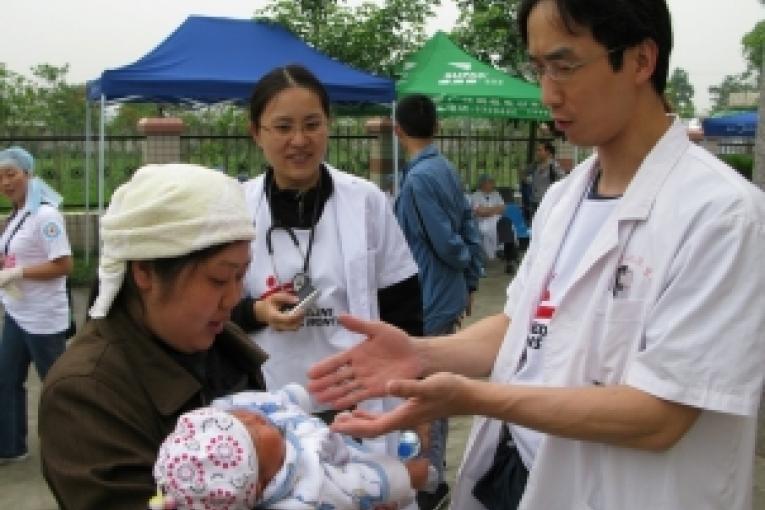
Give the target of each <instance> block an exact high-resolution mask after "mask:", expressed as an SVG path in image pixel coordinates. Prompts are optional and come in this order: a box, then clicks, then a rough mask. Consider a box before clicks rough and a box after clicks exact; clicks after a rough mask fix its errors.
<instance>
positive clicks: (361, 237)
mask: <svg viewBox="0 0 765 510" xmlns="http://www.w3.org/2000/svg"><path fill="white" fill-rule="evenodd" d="M324 166H325V167H326V168H327V170H329V174H330V176H331V177H332V182H333V195H334V199H335V200H336V201H337V211H338V215H337V228H338V235H339V236H340V248H341V249H340V250H338V251H339V253H340V255H341V256H342V257H343V264H344V269H345V275H346V282H345V288H346V290H347V292H348V303H349V310H348V311H349V313H350V314H351V315H355V316H357V317H361V318H363V319H372V318H374V317H373V316H372V315H370V313H372V314H376V312H377V300H376V299H375V300H371V299H370V294H371V290H370V286H369V283H370V281H371V278H370V275H369V267H368V264H367V263H366V260H367V253H366V252H367V238H368V233H367V224H366V222H365V221H364V220H365V218H366V215H365V214H363V211H364V208H366V197H367V193H365V192H364V190H362V189H356V188H357V185H358V184H359V179H358V178H357V177H355V176H352V175H349V174H346V173H344V172H341V171H340V170H337V169H336V168H334V167H332V166H330V165H328V164H326V163H324ZM264 175H265V174H263V175H260V176H258V177H257V178H256V179H254V180H253V181H251V182H252V184H250V185H248V184H245V189H246V190H247V194H248V203H249V204H253V207H254V210H252V211H251V213H252V214H253V217H254V215H255V214H257V208H258V207H259V205H260V204H261V201H262V200H263V199H264V193H263V184H264V182H265V178H264ZM250 186H251V187H250ZM247 188H249V189H247ZM264 205H265V204H264ZM354 211H359V213H358V214H354ZM375 316H376V315H375Z"/></svg>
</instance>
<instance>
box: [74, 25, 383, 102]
mask: <svg viewBox="0 0 765 510" xmlns="http://www.w3.org/2000/svg"><path fill="white" fill-rule="evenodd" d="M291 63H299V64H302V65H304V66H305V67H307V68H308V69H310V70H311V71H312V72H313V73H314V74H315V75H316V76H317V77H318V78H319V80H320V81H321V82H322V83H323V84H324V86H325V87H326V88H327V91H328V93H329V96H330V99H331V100H332V102H374V103H387V102H391V101H392V100H393V98H394V97H395V89H394V83H393V81H392V80H389V79H387V78H381V77H379V76H374V75H371V74H367V73H365V72H362V71H359V70H357V69H354V68H352V67H349V66H347V65H345V64H343V63H341V62H338V61H337V60H334V59H332V58H330V57H328V56H326V55H324V54H322V53H320V52H319V51H317V50H315V49H314V48H312V47H310V46H308V45H307V44H306V43H305V42H303V41H302V40H301V39H299V38H298V37H296V36H295V35H293V34H292V33H290V32H289V31H287V30H286V29H284V28H283V27H281V26H280V25H276V24H273V23H268V22H262V21H253V20H238V19H228V18H210V17H204V16H190V17H189V18H187V19H186V21H184V22H183V24H182V25H181V26H179V27H178V28H177V29H176V30H175V32H173V33H172V34H170V36H169V37H168V38H167V39H165V40H164V41H163V42H162V43H160V45H159V46H157V47H156V48H154V49H153V50H152V51H151V52H149V53H148V54H146V55H145V56H144V57H142V58H141V59H140V60H138V61H137V62H135V63H133V64H130V65H127V66H124V67H121V68H119V69H109V70H106V71H104V72H103V73H102V74H101V77H100V78H99V79H97V80H93V81H91V82H89V83H88V84H87V95H88V99H91V100H99V99H101V98H103V99H105V100H107V101H110V100H129V101H138V100H140V101H146V102H151V101H162V102H181V101H196V102H202V103H216V102H219V101H238V102H242V101H246V100H247V99H249V96H250V93H251V92H252V87H253V85H254V84H255V82H257V81H258V80H259V79H260V77H261V76H263V75H264V74H265V73H267V72H268V71H270V70H271V69H273V68H274V67H277V66H283V65H286V64H291Z"/></svg>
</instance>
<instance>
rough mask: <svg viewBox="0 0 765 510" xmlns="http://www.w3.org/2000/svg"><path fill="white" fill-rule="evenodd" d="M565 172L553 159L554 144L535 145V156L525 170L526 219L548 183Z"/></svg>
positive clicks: (548, 186)
mask: <svg viewBox="0 0 765 510" xmlns="http://www.w3.org/2000/svg"><path fill="white" fill-rule="evenodd" d="M565 176H566V174H565V172H564V171H563V170H562V169H561V167H560V165H559V164H558V162H557V161H556V160H555V145H553V143H552V142H550V141H546V142H543V143H540V144H539V145H537V151H536V157H535V159H534V163H532V164H531V165H530V166H529V168H528V170H527V171H526V184H527V186H528V193H529V196H528V200H529V212H528V217H527V218H526V220H527V221H529V222H531V220H532V219H533V218H534V214H535V213H536V211H537V209H538V208H539V204H540V203H541V202H542V198H544V196H545V193H547V190H548V189H549V188H550V185H551V184H552V183H554V182H555V181H558V180H560V179H562V178H563V177H565Z"/></svg>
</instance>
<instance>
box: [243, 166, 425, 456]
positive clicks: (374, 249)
mask: <svg viewBox="0 0 765 510" xmlns="http://www.w3.org/2000/svg"><path fill="white" fill-rule="evenodd" d="M326 166H327V168H328V169H329V172H330V175H331V177H332V183H333V195H332V197H330V200H333V201H334V204H333V205H334V207H330V206H329V203H330V202H329V201H328V202H327V204H328V205H326V206H325V209H324V212H323V213H322V220H321V221H322V222H324V221H325V220H326V221H327V222H328V224H329V227H328V228H327V231H329V232H331V233H332V236H331V237H327V238H321V236H318V235H317V237H316V240H315V245H314V248H313V252H312V256H311V262H310V263H311V268H316V269H326V267H325V268H319V266H322V265H323V266H327V265H329V266H331V267H330V268H329V269H330V271H328V272H330V273H331V272H332V271H334V269H333V268H337V271H335V272H336V273H337V274H341V275H342V278H343V281H339V282H334V285H336V286H340V287H344V288H345V293H346V295H347V305H348V308H347V309H346V310H341V311H343V312H346V313H350V314H351V315H355V316H357V317H360V318H362V319H367V320H374V319H379V309H378V301H377V292H378V290H379V289H381V288H385V287H389V286H391V285H393V284H395V283H398V282H400V281H403V280H405V279H407V278H410V277H411V276H413V275H415V274H417V265H416V263H415V262H414V259H413V258H412V255H411V252H410V251H409V246H408V245H407V243H406V240H405V239H404V235H403V233H402V232H401V228H400V227H399V225H398V222H397V221H396V218H395V216H394V215H393V211H392V210H391V208H390V204H389V203H388V200H387V198H386V196H385V194H384V193H383V192H382V191H381V190H380V189H379V188H378V187H377V186H375V185H374V184H372V183H371V182H369V181H367V180H364V179H361V178H359V177H356V176H353V175H350V174H347V173H345V172H341V171H339V170H337V169H335V168H332V167H330V166H329V165H326ZM263 182H264V176H263V175H260V176H258V177H256V178H255V179H252V180H250V181H248V182H247V183H245V184H244V189H245V196H246V198H247V204H248V206H249V207H250V209H251V211H250V213H251V214H252V215H253V222H254V224H255V231H256V237H255V240H253V242H252V257H253V262H252V263H251V265H250V268H249V270H248V273H247V276H246V277H245V290H246V291H247V293H248V294H250V295H252V296H253V297H255V298H258V297H260V294H261V292H262V291H263V288H262V287H263V285H262V279H263V278H262V277H263V276H264V275H266V274H271V266H270V262H269V255H268V254H267V252H266V249H265V236H266V231H267V230H268V228H269V227H270V226H271V215H270V212H269V208H268V204H267V201H266V198H265V196H264V193H263ZM274 242H275V241H274ZM328 245H331V246H328ZM290 249H292V247H291V246H290ZM277 258H278V254H277ZM312 270H313V269H312ZM325 272H326V271H325ZM284 276H285V275H282V277H284ZM287 276H290V277H291V275H287ZM321 299H322V298H320V300H321ZM290 335H293V334H292V333H290V332H277V331H274V330H273V329H271V328H265V329H263V330H261V331H259V332H257V333H255V334H253V335H251V337H252V338H253V340H254V341H255V342H256V343H258V344H260V345H261V346H263V347H264V348H265V350H266V351H267V352H268V354H269V356H270V357H271V361H272V362H275V361H276V360H278V361H279V365H278V366H279V372H280V373H279V374H278V377H279V380H269V381H268V383H269V385H271V384H274V387H280V386H283V385H285V384H287V383H290V382H297V383H299V384H303V385H305V384H306V383H307V377H306V372H307V370H308V368H309V367H310V366H311V365H312V364H314V363H316V362H318V361H319V360H321V359H323V358H324V357H326V356H327V355H328V354H331V353H334V352H340V351H342V350H344V349H347V348H350V347H352V346H353V345H355V344H357V343H358V342H359V341H360V340H361V339H362V338H363V337H361V335H358V334H355V333H352V332H350V331H347V330H344V329H342V328H339V330H338V331H337V334H335V335H334V336H332V338H330V339H329V343H330V345H327V343H326V341H325V340H323V339H321V338H315V337H311V336H310V333H308V332H307V331H306V328H301V330H299V331H298V332H297V334H296V335H297V336H298V337H300V339H301V340H303V341H301V342H300V344H301V346H300V348H299V349H295V348H294V347H292V346H287V347H285V348H283V349H281V350H280V347H281V346H285V345H288V342H286V341H285V336H290ZM272 377H275V376H274V375H273V374H272ZM267 379H268V377H267ZM399 402H400V401H399V400H398V399H393V398H382V399H374V400H369V401H366V402H364V403H363V404H362V405H361V407H362V408H364V409H366V410H369V411H374V412H382V411H384V410H387V409H391V408H392V407H395V405H397V404H398V403H399ZM366 443H367V444H368V445H369V446H371V447H373V448H374V449H375V450H377V451H385V452H387V453H389V454H395V453H396V452H397V448H398V434H389V435H388V436H386V437H385V438H380V439H377V440H368V441H366Z"/></svg>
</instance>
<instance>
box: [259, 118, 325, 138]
mask: <svg viewBox="0 0 765 510" xmlns="http://www.w3.org/2000/svg"><path fill="white" fill-rule="evenodd" d="M260 127H261V128H262V129H265V130H266V131H268V132H269V133H271V134H273V135H274V136H277V137H279V138H285V139H286V138H292V137H294V136H295V135H296V134H297V133H298V131H300V132H301V133H302V134H303V135H304V136H315V135H317V134H320V133H323V132H324V130H325V129H326V127H327V123H326V122H325V121H324V120H323V119H315V120H307V121H305V122H303V124H302V125H298V124H294V123H291V122H274V123H273V124H271V125H270V126H266V125H264V124H261V125H260Z"/></svg>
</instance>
